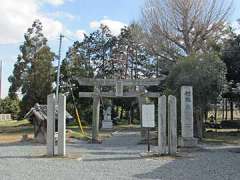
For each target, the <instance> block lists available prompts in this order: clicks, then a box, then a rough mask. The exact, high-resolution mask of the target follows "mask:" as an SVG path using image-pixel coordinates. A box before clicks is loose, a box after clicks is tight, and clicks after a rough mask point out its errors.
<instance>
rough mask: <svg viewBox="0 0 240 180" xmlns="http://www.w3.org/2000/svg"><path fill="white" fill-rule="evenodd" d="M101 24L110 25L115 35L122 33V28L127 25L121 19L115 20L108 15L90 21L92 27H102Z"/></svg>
mask: <svg viewBox="0 0 240 180" xmlns="http://www.w3.org/2000/svg"><path fill="white" fill-rule="evenodd" d="M101 24H103V25H106V26H108V27H109V29H110V30H111V32H112V33H113V34H114V35H118V34H120V32H121V28H123V27H124V26H126V24H125V23H123V22H121V21H114V20H111V19H108V18H107V17H105V18H103V19H102V20H100V21H96V20H94V21H92V22H90V24H89V26H90V28H92V29H97V28H99V27H100V25H101Z"/></svg>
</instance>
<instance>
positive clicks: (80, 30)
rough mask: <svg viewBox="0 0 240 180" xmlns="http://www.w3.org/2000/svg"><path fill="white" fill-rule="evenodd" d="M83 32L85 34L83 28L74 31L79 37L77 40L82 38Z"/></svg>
mask: <svg viewBox="0 0 240 180" xmlns="http://www.w3.org/2000/svg"><path fill="white" fill-rule="evenodd" d="M84 34H86V31H85V30H83V29H79V30H77V31H76V32H75V35H76V37H77V38H78V39H79V40H83V39H84Z"/></svg>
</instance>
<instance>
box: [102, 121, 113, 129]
mask: <svg viewBox="0 0 240 180" xmlns="http://www.w3.org/2000/svg"><path fill="white" fill-rule="evenodd" d="M112 128H113V123H112V121H102V129H112Z"/></svg>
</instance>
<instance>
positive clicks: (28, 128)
mask: <svg viewBox="0 0 240 180" xmlns="http://www.w3.org/2000/svg"><path fill="white" fill-rule="evenodd" d="M25 134H28V135H29V136H30V137H32V136H33V126H32V125H31V124H30V123H29V121H28V120H22V121H13V120H11V121H0V143H6V142H18V141H20V140H21V139H22V136H23V135H25Z"/></svg>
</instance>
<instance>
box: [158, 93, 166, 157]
mask: <svg viewBox="0 0 240 180" xmlns="http://www.w3.org/2000/svg"><path fill="white" fill-rule="evenodd" d="M166 101H167V98H166V96H165V95H164V96H161V97H160V98H158V148H159V153H160V155H164V154H166V118H167V114H166V108H167V105H166Z"/></svg>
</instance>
